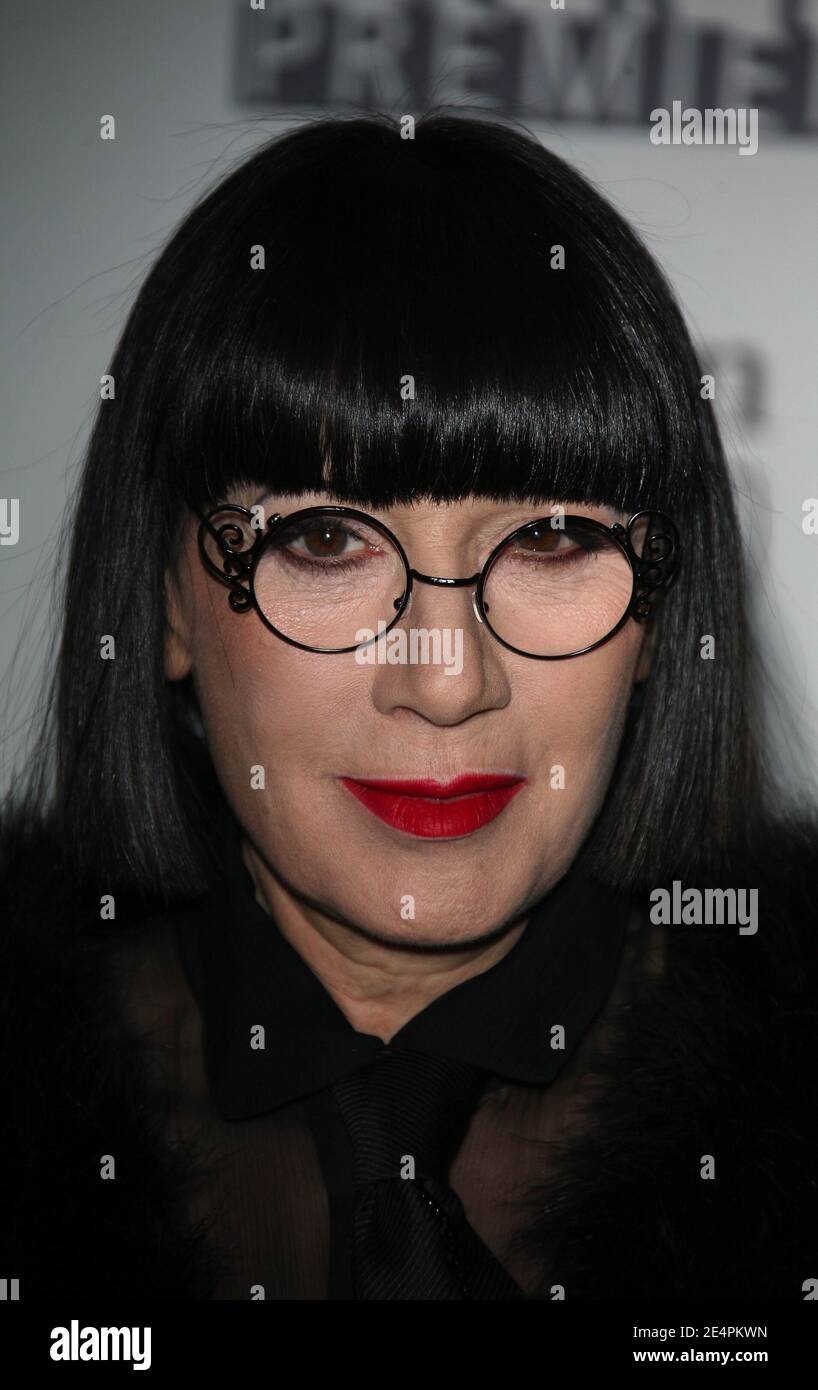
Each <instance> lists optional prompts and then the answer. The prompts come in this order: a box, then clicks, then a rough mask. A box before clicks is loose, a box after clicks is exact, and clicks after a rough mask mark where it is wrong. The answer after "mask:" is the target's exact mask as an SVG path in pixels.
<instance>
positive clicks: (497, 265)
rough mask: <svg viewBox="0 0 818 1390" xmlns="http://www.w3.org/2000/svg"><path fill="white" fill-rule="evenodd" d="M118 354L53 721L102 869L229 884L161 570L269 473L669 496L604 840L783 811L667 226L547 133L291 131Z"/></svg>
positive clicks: (69, 789)
mask: <svg viewBox="0 0 818 1390" xmlns="http://www.w3.org/2000/svg"><path fill="white" fill-rule="evenodd" d="M109 370H110V373H111V375H112V376H113V378H114V380H115V383H116V394H115V398H114V399H113V400H108V401H103V402H101V403H100V405H99V407H98V410H97V415H96V421H95V425H94V429H93V432H92V436H91V439H90V444H89V447H88V451H87V456H86V458H85V461H84V467H83V471H82V477H81V482H80V486H79V489H78V492H77V495H76V498H75V502H74V507H73V522H72V541H71V549H70V559H69V564H68V572H67V582H66V587H65V597H64V615H63V622H62V639H61V648H60V653H59V661H58V665H57V669H56V671H55V674H54V684H53V687H52V690H51V695H50V698H49V701H48V713H47V719H49V720H51V721H52V724H51V729H52V733H51V735H50V738H49V740H48V742H49V746H50V747H52V746H53V747H54V748H55V749H56V763H55V770H54V777H53V786H54V791H53V797H52V800H51V804H50V808H49V812H48V817H49V824H50V826H51V827H52V830H53V835H54V839H55V844H56V845H57V846H58V848H59V852H60V854H62V855H63V856H64V858H65V861H66V863H67V864H69V865H70V866H71V871H72V873H73V874H74V875H76V876H79V877H81V878H82V877H87V878H88V879H89V880H92V881H93V882H95V883H97V884H102V885H105V886H106V887H107V888H109V889H111V890H112V889H113V888H114V887H124V888H128V889H133V890H134V891H138V892H140V893H148V894H158V895H159V896H161V897H163V898H165V899H171V898H176V897H179V896H183V897H184V896H186V895H189V894H192V893H195V892H197V891H199V890H200V888H201V884H202V875H203V864H202V848H201V843H200V841H199V840H198V838H197V825H198V824H199V821H200V819H201V816H202V815H203V814H204V813H205V811H206V807H205V806H204V803H203V802H202V801H201V799H199V800H197V792H196V780H195V775H194V771H193V761H194V760H195V759H194V758H193V755H192V754H191V752H190V750H191V749H195V747H196V746H197V738H196V736H195V733H193V732H192V731H193V730H194V729H195V714H196V711H195V701H194V697H193V696H192V691H191V685H190V682H189V681H188V682H186V683H182V684H172V683H169V682H167V680H166V679H165V676H164V670H163V643H164V635H165V626H166V614H165V584H164V577H165V571H166V568H167V567H168V566H169V565H172V564H173V562H174V557H175V555H176V553H177V546H178V544H179V539H180V533H181V528H182V525H183V522H184V521H185V519H186V517H188V516H189V515H190V513H189V512H188V510H187V508H188V505H189V504H191V505H195V506H198V507H205V506H207V505H208V504H211V505H217V504H218V503H220V502H221V501H223V500H225V499H226V498H227V497H228V495H229V493H230V491H231V489H232V488H234V487H237V486H239V485H241V484H244V483H247V482H253V481H255V482H258V483H260V484H262V485H263V486H269V487H270V488H271V489H276V490H278V491H286V492H294V493H301V492H303V491H306V490H308V489H309V490H312V489H318V490H321V489H328V490H330V491H331V492H332V493H333V494H334V495H336V496H337V497H338V498H340V499H342V500H345V501H347V502H349V503H351V504H353V505H355V504H358V505H361V506H364V507H366V506H369V507H373V506H375V507H385V506H388V505H390V504H395V503H401V502H409V501H412V500H413V499H417V498H420V497H423V498H430V499H437V500H457V499H460V498H466V497H469V496H472V495H477V496H491V497H496V498H501V499H509V500H512V499H513V500H520V499H532V500H548V501H551V500H561V499H566V500H569V499H570V500H572V501H580V502H586V503H593V504H603V505H608V506H611V507H614V508H616V509H617V510H624V511H628V512H630V511H638V510H640V509H642V508H656V509H661V510H663V511H666V512H668V513H669V514H670V515H671V516H672V517H673V518H674V519H675V521H676V524H677V526H678V528H679V531H680V533H681V540H682V545H681V563H680V568H679V572H678V576H677V579H676V582H675V584H674V587H673V589H672V591H671V595H669V596H668V600H667V601H666V602H665V604H664V606H663V607H662V608H661V609H660V613H659V620H658V629H657V642H656V648H655V654H654V660H653V668H652V671H651V674H650V676H649V679H648V681H647V683H646V685H645V687H644V690H643V691H642V692H641V696H640V698H638V699H636V700H634V702H633V705H632V707H631V711H630V715H629V718H628V722H627V726H626V731H625V737H624V740H623V745H622V749H621V753H620V756H619V760H618V763H617V765H616V768H615V771H614V775H613V778H612V782H611V785H610V787H609V790H608V793H607V796H606V799H605V802H604V805H603V807H602V810H601V812H600V814H599V816H598V817H597V820H596V822H595V824H594V826H593V827H592V830H591V833H590V835H589V837H588V839H587V842H586V845H585V846H584V849H583V854H584V856H585V857H586V860H587V863H588V866H589V867H590V868H591V869H592V870H593V872H594V873H595V874H596V875H597V876H598V877H599V878H600V879H602V880H603V881H605V882H608V883H610V884H611V885H612V886H616V887H631V888H633V887H637V886H639V885H645V884H650V883H655V882H657V881H661V880H662V879H663V878H666V877H667V876H668V875H672V874H674V873H677V874H678V873H685V872H693V871H694V870H695V869H696V868H697V867H699V866H701V865H702V864H707V865H710V864H713V865H720V864H729V863H730V862H731V859H732V858H733V857H734V856H736V855H737V854H741V853H742V852H743V851H744V847H745V846H746V845H747V844H748V843H749V840H750V838H751V837H752V836H753V834H754V833H755V831H756V830H757V828H758V826H759V825H760V823H761V821H762V818H763V814H764V812H763V810H762V789H761V782H762V779H761V778H760V775H759V739H758V734H757V728H756V723H757V720H756V714H755V704H754V698H753V684H752V658H751V647H750V641H749V637H748V629H747V622H746V617H745V607H744V596H743V595H744V576H743V558H742V549H741V542H740V534H739V525H738V521H737V515H736V508H735V506H734V500H733V491H732V484H731V480H730V478H729V475H728V471H727V468H726V466H725V461H724V457H723V451H722V447H721V443H720V440H719V436H718V431H717V428H716V425H715V423H714V419H713V415H712V406H711V404H710V403H709V402H708V401H706V400H703V399H702V394H701V369H700V364H699V362H698V361H697V359H696V354H695V352H694V350H693V347H692V344H691V341H690V338H689V335H688V332H687V330H686V327H685V324H684V322H683V319H682V316H681V313H680V311H679V308H678V306H677V304H676V302H675V299H674V296H673V293H672V291H671V290H670V288H669V286H668V284H667V282H666V280H665V278H664V277H663V275H662V273H661V271H660V270H659V268H658V267H657V265H656V263H655V262H654V260H653V258H652V256H651V255H650V253H649V252H648V250H647V249H646V247H645V245H644V244H643V243H642V241H641V240H640V238H639V237H638V236H637V235H636V233H635V232H634V231H633V230H632V229H631V228H630V227H629V226H628V224H627V223H626V222H625V221H624V220H623V218H622V217H621V216H620V215H619V214H618V213H617V212H616V210H615V209H614V208H613V207H612V206H611V205H610V204H609V202H608V201H607V200H606V199H605V198H604V197H603V196H601V195H600V193H598V192H597V191H596V190H595V189H594V188H593V187H592V186H591V184H590V183H589V182H588V181H586V179H584V178H583V177H581V176H580V175H579V174H578V173H577V172H576V171H575V170H573V169H572V168H571V167H570V166H569V165H568V164H566V163H565V162H564V161H563V160H562V159H560V158H558V157H557V156H556V155H555V154H553V153H551V152H550V151H549V150H547V149H546V148H544V147H543V146H542V145H541V144H540V143H539V141H538V140H537V139H535V138H534V137H533V136H532V135H530V134H529V133H528V132H527V131H525V130H523V129H519V128H516V127H514V126H511V125H509V124H507V123H503V122H500V121H497V120H495V119H475V118H474V117H472V116H464V115H462V114H457V113H453V112H447V111H446V110H441V109H437V110H434V111H430V112H429V113H428V114H426V115H424V116H423V117H421V118H419V119H418V120H417V123H416V128H415V132H414V138H413V139H404V138H402V132H401V129H400V127H399V126H398V124H396V122H395V121H394V120H393V119H391V118H390V117H387V116H384V115H380V114H372V115H363V116H361V115H356V116H354V117H331V118H323V119H318V120H315V121H312V122H308V123H306V124H304V125H302V126H300V127H299V128H297V129H295V130H294V131H290V132H288V133H286V134H284V135H279V136H277V137H275V138H273V139H271V140H269V141H268V142H267V143H265V144H264V145H263V147H261V148H260V149H259V150H257V151H256V152H255V153H253V155H252V156H251V157H249V158H247V159H245V160H244V162H243V163H242V164H241V165H240V166H239V167H238V168H236V169H235V170H234V171H233V172H232V173H231V174H230V175H229V176H228V177H226V178H224V179H223V180H222V181H221V182H220V183H219V184H218V186H216V187H215V188H214V189H213V190H212V191H210V192H209V193H208V194H207V195H206V196H205V197H203V199H202V200H201V201H200V202H199V203H198V204H197V205H196V206H195V207H194V208H193V209H192V211H191V212H190V213H189V214H188V215H187V216H186V217H185V219H184V221H183V222H182V223H181V225H180V226H179V227H178V229H177V230H176V231H175V233H174V234H173V236H172V237H171V239H170V240H169V241H168V243H167V244H166V246H165V247H164V249H163V251H162V253H161V254H160V255H159V257H158V259H157V260H156V262H155V264H154V265H153V268H152V269H151V271H150V273H149V275H148V276H147V278H146V280H145V282H144V284H143V286H142V288H141V291H140V293H139V295H138V297H137V299H136V301H135V303H134V305H133V308H132V310H131V312H130V315H129V317H128V319H127V322H126V324H125V327H124V330H123V332H122V334H121V337H120V340H119V343H118V346H117V348H116V351H115V354H114V357H113V361H112V363H111V365H110V369H109ZM407 376H411V377H413V378H414V383H415V394H414V399H412V400H411V401H406V400H404V399H403V395H402V392H401V384H402V382H403V381H405V379H406V377H407ZM404 394H405V393H404ZM102 635H112V636H113V637H114V639H115V643H116V649H115V650H116V657H115V659H114V660H108V661H103V660H101V659H100V645H99V644H100V638H101V636H102ZM705 635H710V636H712V637H713V638H714V640H715V644H716V659H715V660H702V659H701V642H702V638H703V637H704V636H705ZM579 660H581V658H579ZM198 742H199V743H200V741H198Z"/></svg>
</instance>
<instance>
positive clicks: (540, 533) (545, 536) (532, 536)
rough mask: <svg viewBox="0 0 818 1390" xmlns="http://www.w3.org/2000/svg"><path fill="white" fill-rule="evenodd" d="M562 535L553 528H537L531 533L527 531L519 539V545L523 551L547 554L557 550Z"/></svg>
mask: <svg viewBox="0 0 818 1390" xmlns="http://www.w3.org/2000/svg"><path fill="white" fill-rule="evenodd" d="M559 539H560V533H559V531H555V530H554V528H553V527H551V526H535V527H534V528H533V529H532V530H531V531H526V532H525V533H524V534H523V535H522V536H518V537H517V544H518V545H519V546H520V547H521V548H522V549H523V550H537V551H540V552H547V551H550V550H556V548H557V546H558V545H559Z"/></svg>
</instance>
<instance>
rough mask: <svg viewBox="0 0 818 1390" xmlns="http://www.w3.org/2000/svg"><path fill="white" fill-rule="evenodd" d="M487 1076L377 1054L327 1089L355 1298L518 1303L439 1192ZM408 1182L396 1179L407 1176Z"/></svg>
mask: <svg viewBox="0 0 818 1390" xmlns="http://www.w3.org/2000/svg"><path fill="white" fill-rule="evenodd" d="M486 1076H487V1073H486V1072H484V1071H481V1070H480V1069H479V1068H478V1067H473V1066H470V1065H468V1064H467V1063H465V1062H456V1061H452V1060H450V1059H449V1058H446V1057H434V1056H431V1055H426V1054H425V1053H420V1052H410V1051H408V1050H404V1049H399V1048H396V1049H394V1050H389V1049H388V1048H385V1049H384V1051H383V1052H381V1053H379V1054H378V1056H377V1057H376V1059H375V1061H374V1062H372V1063H370V1064H369V1065H368V1066H366V1067H364V1068H362V1069H361V1070H359V1071H357V1072H354V1073H353V1074H352V1075H351V1076H348V1077H346V1078H344V1079H343V1080H342V1081H338V1082H336V1084H335V1085H334V1086H333V1088H332V1090H333V1094H334V1095H335V1097H336V1100H337V1101H338V1105H339V1107H340V1110H341V1114H342V1115H343V1118H344V1123H345V1124H346V1127H347V1129H348V1131H349V1133H350V1136H351V1138H352V1145H353V1150H354V1155H355V1208H354V1216H353V1220H354V1234H353V1242H354V1245H353V1278H354V1287H355V1297H356V1298H403V1299H411V1298H426V1299H433V1298H434V1299H437V1298H457V1299H463V1298H473V1299H491V1298H524V1297H525V1295H524V1293H523V1291H522V1290H521V1289H520V1287H519V1285H518V1284H516V1283H515V1281H514V1280H513V1279H512V1278H511V1277H510V1275H508V1274H507V1273H506V1271H505V1270H504V1269H503V1267H502V1265H501V1264H500V1263H499V1262H498V1261H497V1260H496V1259H495V1257H494V1255H493V1254H492V1253H491V1251H490V1250H489V1249H488V1247H487V1246H486V1245H485V1244H484V1242H483V1241H482V1240H481V1239H480V1237H479V1236H478V1235H477V1233H476V1231H475V1230H474V1229H473V1228H472V1227H471V1226H470V1225H469V1223H468V1221H467V1219H466V1213H465V1210H464V1208H463V1203H462V1202H461V1201H460V1198H459V1197H458V1196H457V1194H456V1193H455V1192H453V1191H452V1189H451V1188H450V1187H449V1186H448V1175H449V1167H450V1165H451V1163H452V1160H453V1159H454V1156H455V1154H456V1152H457V1149H458V1148H459V1146H460V1143H461V1141H462V1139H463V1135H464V1133H465V1131H466V1127H467V1125H468V1122H469V1119H470V1117H471V1115H472V1113H473V1111H474V1107H475V1105H476V1103H477V1099H478V1097H479V1094H480V1091H481V1089H482V1086H483V1083H484V1082H485V1080H486ZM412 1160H413V1161H414V1176H406V1177H404V1176H401V1174H402V1172H408V1173H411V1172H412V1166H411V1161H412Z"/></svg>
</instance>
